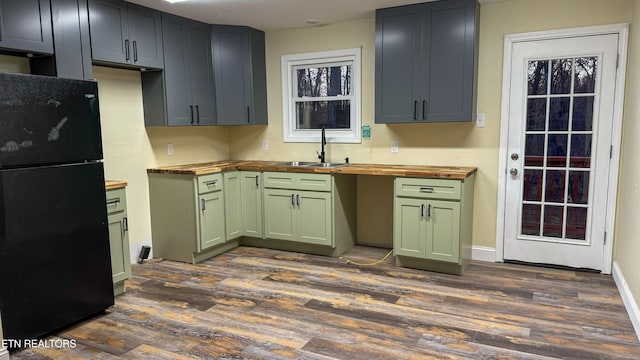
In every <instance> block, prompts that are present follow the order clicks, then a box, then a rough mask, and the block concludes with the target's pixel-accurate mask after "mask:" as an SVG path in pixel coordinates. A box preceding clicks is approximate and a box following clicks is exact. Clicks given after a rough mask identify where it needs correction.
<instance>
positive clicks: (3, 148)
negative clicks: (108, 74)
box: [0, 73, 102, 168]
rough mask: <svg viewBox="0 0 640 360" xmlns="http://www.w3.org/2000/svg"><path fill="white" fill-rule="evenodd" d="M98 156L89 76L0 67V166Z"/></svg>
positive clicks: (98, 136)
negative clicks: (76, 77) (75, 77)
mask: <svg viewBox="0 0 640 360" xmlns="http://www.w3.org/2000/svg"><path fill="white" fill-rule="evenodd" d="M99 159H102V139H101V133H100V115H99V110H98V87H97V84H96V83H95V82H93V81H82V80H71V79H61V78H55V77H47V76H37V75H22V74H7V73H0V168H10V167H24V166H34V165H48V164H63V163H74V162H81V161H86V160H99Z"/></svg>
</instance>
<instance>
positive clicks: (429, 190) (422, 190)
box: [420, 187, 433, 193]
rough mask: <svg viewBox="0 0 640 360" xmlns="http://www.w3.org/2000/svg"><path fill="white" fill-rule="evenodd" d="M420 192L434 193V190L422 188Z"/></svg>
mask: <svg viewBox="0 0 640 360" xmlns="http://www.w3.org/2000/svg"><path fill="white" fill-rule="evenodd" d="M420 192H423V193H432V192H433V188H432V187H421V188H420Z"/></svg>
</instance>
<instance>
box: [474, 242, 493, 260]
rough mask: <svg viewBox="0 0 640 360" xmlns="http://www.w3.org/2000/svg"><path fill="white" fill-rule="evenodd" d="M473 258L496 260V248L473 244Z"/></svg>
mask: <svg viewBox="0 0 640 360" xmlns="http://www.w3.org/2000/svg"><path fill="white" fill-rule="evenodd" d="M471 260H475V261H488V262H496V249H495V248H492V247H487V246H476V245H474V246H472V247H471Z"/></svg>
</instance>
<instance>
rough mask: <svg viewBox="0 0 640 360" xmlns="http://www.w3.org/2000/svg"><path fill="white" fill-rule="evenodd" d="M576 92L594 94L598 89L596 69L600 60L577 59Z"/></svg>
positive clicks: (575, 72) (590, 58)
mask: <svg viewBox="0 0 640 360" xmlns="http://www.w3.org/2000/svg"><path fill="white" fill-rule="evenodd" d="M575 64H576V68H575V71H574V74H575V90H574V92H575V93H577V94H580V93H593V92H595V88H596V69H597V65H598V58H596V57H583V58H577V59H575Z"/></svg>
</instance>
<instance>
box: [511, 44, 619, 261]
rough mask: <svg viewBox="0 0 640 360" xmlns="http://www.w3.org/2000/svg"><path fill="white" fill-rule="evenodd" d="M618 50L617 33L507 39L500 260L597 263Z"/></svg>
mask: <svg viewBox="0 0 640 360" xmlns="http://www.w3.org/2000/svg"><path fill="white" fill-rule="evenodd" d="M617 48H618V34H608V35H597V36H581V37H572V38H562V39H553V40H539V41H526V42H518V43H514V45H513V52H512V62H511V79H510V82H511V86H510V99H509V119H508V121H509V124H508V126H509V133H508V141H507V143H508V145H507V151H508V152H507V156H508V158H507V159H506V164H507V167H506V169H507V173H506V174H505V175H504V176H506V177H507V178H506V200H505V214H506V219H505V222H504V224H505V229H504V237H505V238H504V249H503V250H504V254H503V257H504V259H505V260H519V261H526V262H533V263H541V264H555V265H563V266H571V267H577V268H590V269H597V270H602V264H603V251H604V241H605V218H606V209H607V193H608V191H607V189H608V186H609V184H608V181H609V175H610V174H609V162H610V156H611V155H610V151H611V150H610V148H611V134H612V124H613V121H612V119H613V113H614V93H615V91H614V90H615V81H616V66H617V65H616V64H617ZM620 100H622V99H620Z"/></svg>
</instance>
